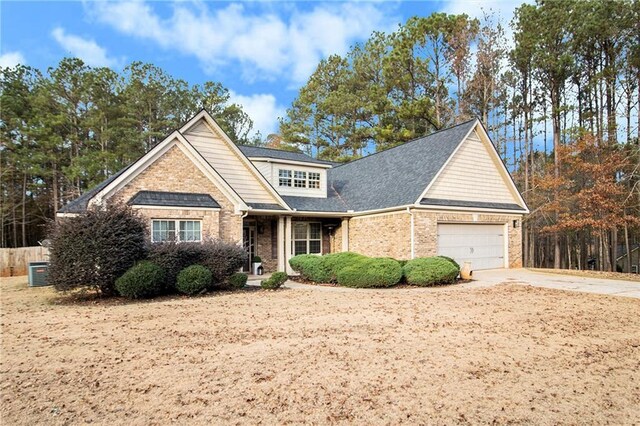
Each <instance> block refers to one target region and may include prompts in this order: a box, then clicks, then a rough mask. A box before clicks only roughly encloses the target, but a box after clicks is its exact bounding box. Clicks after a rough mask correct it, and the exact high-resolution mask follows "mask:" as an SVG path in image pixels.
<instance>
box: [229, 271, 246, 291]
mask: <svg viewBox="0 0 640 426" xmlns="http://www.w3.org/2000/svg"><path fill="white" fill-rule="evenodd" d="M248 278H249V276H248V275H247V274H243V273H242V272H236V273H235V274H233V275H231V276H230V277H229V280H228V281H229V287H231V288H235V289H238V288H242V287H244V286H245V285H246V284H247V279H248Z"/></svg>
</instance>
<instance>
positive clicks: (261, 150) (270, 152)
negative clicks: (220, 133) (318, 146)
mask: <svg viewBox="0 0 640 426" xmlns="http://www.w3.org/2000/svg"><path fill="white" fill-rule="evenodd" d="M238 148H240V151H242V153H243V154H244V155H246V156H247V157H254V158H256V157H259V158H273V159H275V160H287V161H298V162H302V163H315V164H323V165H328V166H331V165H334V164H336V163H334V162H331V161H324V160H318V159H315V158H313V157H310V156H308V155H307V154H303V153H302V152H294V151H284V150H281V149H275V148H266V147H261V146H248V145H238Z"/></svg>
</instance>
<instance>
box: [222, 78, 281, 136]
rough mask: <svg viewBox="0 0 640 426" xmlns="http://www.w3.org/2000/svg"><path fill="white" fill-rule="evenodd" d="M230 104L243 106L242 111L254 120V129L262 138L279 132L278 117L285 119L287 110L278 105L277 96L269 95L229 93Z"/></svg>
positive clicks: (231, 91)
mask: <svg viewBox="0 0 640 426" xmlns="http://www.w3.org/2000/svg"><path fill="white" fill-rule="evenodd" d="M229 94H230V102H231V103H234V104H238V105H241V106H242V110H243V111H244V112H246V113H247V114H249V117H251V119H252V120H253V129H254V130H255V131H258V130H259V131H260V133H262V137H266V136H267V135H268V134H269V133H275V132H277V131H278V117H283V116H284V114H285V112H286V108H285V107H284V106H282V105H278V103H277V100H276V98H275V96H273V95H271V94H268V93H260V94H253V95H249V96H245V95H240V94H238V93H236V92H234V91H233V90H230V91H229Z"/></svg>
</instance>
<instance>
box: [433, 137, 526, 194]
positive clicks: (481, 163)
mask: <svg viewBox="0 0 640 426" xmlns="http://www.w3.org/2000/svg"><path fill="white" fill-rule="evenodd" d="M489 143H490V142H489ZM489 149H492V148H490V147H488V146H486V145H485V143H484V142H482V141H481V140H480V138H479V137H478V135H477V134H476V133H475V132H474V133H472V134H471V135H470V136H469V138H467V140H466V141H464V142H463V145H462V146H461V147H460V149H459V150H458V152H456V153H455V155H454V156H453V158H452V159H451V161H450V162H449V164H448V165H447V166H446V167H445V169H444V170H443V172H442V173H441V174H440V176H438V178H437V179H436V181H435V182H434V184H433V186H432V187H431V188H430V189H429V191H428V192H427V195H426V197H427V198H440V199H446V200H465V201H484V202H494V203H516V204H518V199H517V197H516V195H515V194H514V193H513V192H512V191H511V190H510V188H509V185H508V179H509V177H508V176H503V175H502V174H501V171H500V167H502V166H501V165H500V164H499V163H498V162H497V161H498V160H496V159H494V158H493V156H492V155H491V154H490V152H489Z"/></svg>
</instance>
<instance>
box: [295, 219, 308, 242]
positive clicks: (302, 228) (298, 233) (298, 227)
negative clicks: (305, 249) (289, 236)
mask: <svg viewBox="0 0 640 426" xmlns="http://www.w3.org/2000/svg"><path fill="white" fill-rule="evenodd" d="M293 239H294V240H306V239H307V224H306V223H296V224H295V225H294V226H293Z"/></svg>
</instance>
